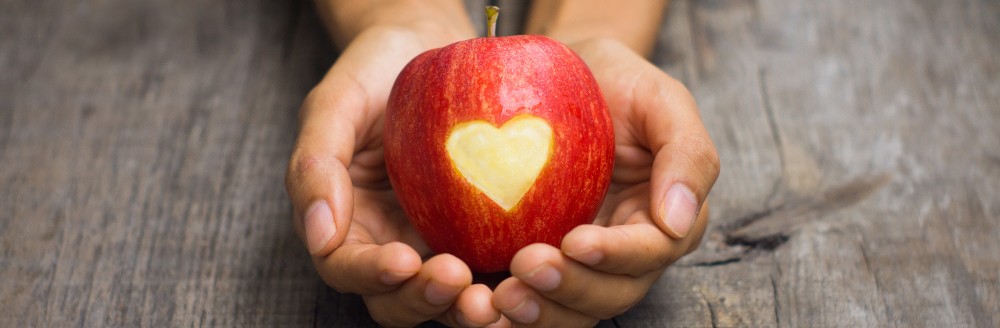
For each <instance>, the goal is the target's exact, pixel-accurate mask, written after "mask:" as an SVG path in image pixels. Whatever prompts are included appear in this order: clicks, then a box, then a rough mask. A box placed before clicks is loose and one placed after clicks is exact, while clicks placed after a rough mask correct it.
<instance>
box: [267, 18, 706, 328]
mask: <svg viewBox="0 0 1000 328" xmlns="http://www.w3.org/2000/svg"><path fill="white" fill-rule="evenodd" d="M602 2H604V3H603V4H602ZM607 3H609V2H606V1H600V0H573V1H561V0H547V1H546V0H538V1H535V2H534V6H533V8H532V11H531V16H530V17H529V20H528V26H527V30H528V32H529V33H535V34H545V35H548V36H550V37H553V38H555V39H556V40H559V41H562V42H564V43H566V44H567V45H568V46H569V47H570V48H571V49H573V50H574V51H575V52H577V54H578V55H580V57H581V58H583V59H584V61H585V62H586V63H587V65H588V66H589V67H590V69H591V70H592V72H593V73H594V76H595V78H596V79H597V81H598V84H599V85H600V87H601V90H602V93H603V94H604V97H605V99H606V100H607V102H608V107H609V109H610V112H611V116H612V120H613V122H614V128H615V131H616V136H615V139H616V140H615V141H616V152H615V157H616V158H615V168H614V172H613V176H612V186H611V190H610V191H609V193H608V197H607V198H606V200H605V203H604V204H603V205H602V209H601V212H600V214H599V215H598V217H597V218H596V219H595V221H594V224H589V225H583V226H580V227H578V228H576V229H575V230H573V231H571V232H570V233H569V234H568V235H567V236H566V237H565V238H564V239H563V241H562V245H561V247H559V248H556V247H553V246H549V245H540V244H536V245H531V246H528V247H525V248H524V249H522V250H521V251H520V252H519V253H518V254H517V255H516V256H515V257H514V260H513V262H512V263H511V267H510V271H511V273H512V276H511V277H509V278H507V279H505V280H504V281H502V282H501V283H500V284H499V285H498V286H497V287H496V288H495V289H494V290H491V289H490V288H489V287H487V286H484V285H481V284H472V273H471V272H470V271H469V269H468V266H467V265H465V263H463V262H462V261H461V260H459V259H458V258H456V257H454V256H451V255H448V254H440V255H434V254H433V253H432V252H431V251H430V249H429V248H428V247H427V246H426V243H424V241H423V240H421V238H420V236H419V235H418V234H417V233H416V231H415V230H414V229H413V227H412V226H410V225H409V223H408V222H407V220H406V218H405V216H404V214H403V212H402V210H401V209H400V207H399V204H398V202H397V201H396V197H395V194H394V193H393V190H392V189H391V187H390V185H389V183H388V179H387V175H386V171H385V164H384V161H383V155H382V139H381V136H382V127H383V125H384V113H385V104H386V101H387V99H388V95H389V90H390V89H391V87H392V83H393V81H394V80H395V77H396V75H398V73H399V71H400V70H401V69H402V67H403V66H404V65H405V64H406V63H407V62H408V61H409V60H410V59H412V58H413V57H415V56H416V55H417V54H419V53H421V52H423V51H426V50H428V49H432V48H437V47H441V46H444V45H447V44H449V43H452V42H455V41H460V40H464V39H469V38H472V37H474V32H473V29H472V27H471V23H470V22H469V19H468V17H467V16H466V15H465V13H464V9H463V7H462V6H463V4H462V2H461V1H452V0H445V1H412V0H384V1H338V0H318V1H317V2H316V4H317V10H318V12H319V13H320V16H321V17H322V18H323V21H324V23H325V25H326V26H327V27H328V30H329V32H330V35H331V37H332V39H333V40H334V43H335V44H337V46H338V47H340V48H341V49H343V51H342V53H341V55H340V57H339V58H338V59H337V62H336V63H335V64H334V65H333V67H331V68H330V70H329V71H328V73H327V74H326V76H325V77H324V78H323V80H322V81H321V82H320V83H319V84H318V85H317V86H316V87H315V88H314V89H313V90H312V91H311V92H310V93H309V95H308V96H307V98H306V99H305V101H304V102H303V105H302V108H301V110H300V131H299V136H298V139H297V141H296V145H295V148H294V150H293V153H292V156H291V159H290V161H289V165H288V170H287V172H286V189H287V191H288V194H289V197H290V199H291V201H292V205H293V208H294V216H293V217H294V219H293V224H294V226H295V231H296V233H297V234H298V235H299V237H300V238H301V239H302V240H303V242H304V244H305V245H306V248H307V249H308V250H309V253H310V254H311V256H312V258H313V263H314V266H315V267H316V270H317V272H318V273H319V275H320V276H321V277H322V278H323V280H324V281H325V282H326V283H327V284H328V285H330V286H331V287H333V288H335V289H337V290H338V291H340V292H347V293H356V294H359V295H361V296H362V297H363V299H364V301H365V304H366V306H367V307H368V309H369V312H370V314H371V315H372V318H373V319H375V320H376V321H377V322H378V323H380V324H382V325H384V326H413V325H416V324H418V323H420V322H424V321H427V320H436V321H439V322H442V323H444V324H446V325H449V326H487V325H490V326H497V327H505V326H511V325H514V326H528V327H534V326H538V327H545V326H554V325H558V326H588V325H594V324H596V323H597V322H598V320H599V319H603V318H609V317H612V316H614V315H617V314H619V313H621V312H624V311H625V310H627V309H628V308H630V307H631V306H633V305H634V304H635V303H637V302H638V301H639V300H641V299H642V297H643V296H644V295H645V294H646V292H647V291H648V290H649V287H650V286H651V285H652V284H653V283H654V282H655V281H656V279H657V278H659V277H660V275H662V273H663V270H665V269H666V267H667V266H668V265H669V264H671V263H673V262H674V261H676V260H677V259H678V258H680V257H681V256H683V255H684V254H687V253H688V252H690V251H693V250H694V249H695V248H697V246H698V244H699V243H700V240H701V236H702V235H703V233H704V230H705V226H706V224H707V221H708V220H707V219H708V210H707V209H708V207H707V202H706V199H707V197H708V193H709V191H710V190H711V187H712V185H713V184H714V183H715V180H716V178H717V177H718V174H719V159H718V155H717V153H716V151H715V147H714V146H713V144H712V141H711V139H710V138H709V135H708V133H707V131H706V130H705V128H704V125H703V123H702V122H701V119H700V117H699V114H698V108H697V106H696V104H695V102H694V99H693V97H692V96H691V94H690V92H688V91H687V89H686V88H684V86H683V85H682V84H681V83H679V82H678V81H676V80H674V79H672V78H671V77H669V76H668V75H666V74H665V73H663V72H662V71H661V70H659V69H658V68H657V67H655V66H654V65H652V64H650V63H649V62H648V61H647V60H646V59H645V58H644V57H643V56H644V55H648V53H649V52H650V51H651V49H652V45H653V42H654V40H655V35H656V30H657V29H658V27H659V21H660V19H661V17H660V15H661V13H662V12H663V9H664V7H665V5H666V2H665V1H646V0H633V1H618V2H614V6H608V5H607ZM570 4H572V6H570Z"/></svg>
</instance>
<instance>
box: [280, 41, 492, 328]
mask: <svg viewBox="0 0 1000 328" xmlns="http://www.w3.org/2000/svg"><path fill="white" fill-rule="evenodd" d="M414 30H415V29H412V28H404V27H375V28H371V29H368V30H366V31H365V32H362V33H361V34H359V35H358V36H357V37H356V38H355V39H354V40H353V41H352V42H351V43H350V44H349V45H348V46H347V47H346V49H345V50H344V51H343V52H342V53H341V55H340V57H339V58H338V60H337V62H336V63H335V64H334V65H333V67H332V68H331V69H330V70H329V72H328V73H327V74H326V76H325V77H324V78H323V80H322V81H321V82H320V83H319V85H317V86H316V87H315V88H314V89H313V90H312V92H310V94H309V96H308V97H307V98H306V100H305V101H304V103H303V105H302V108H301V111H300V122H299V123H300V132H299V136H298V140H297V141H296V145H295V150H294V151H293V154H292V157H291V160H290V162H289V164H288V171H287V173H286V179H285V180H286V188H287V191H288V195H289V197H290V198H291V201H292V204H293V207H294V225H295V231H296V232H297V233H298V235H299V237H300V238H301V239H302V240H303V241H304V243H305V244H306V247H307V248H308V250H309V253H310V254H311V255H312V259H313V263H314V265H315V267H316V270H317V271H318V272H319V274H320V276H321V277H322V278H323V280H324V281H325V282H326V283H327V284H328V285H330V286H332V287H333V288H335V289H337V290H338V291H340V292H345V293H356V294H360V295H362V297H363V298H364V302H365V304H366V306H367V307H368V310H369V312H370V314H371V316H372V318H373V319H375V321H377V322H378V323H380V324H382V325H384V326H412V325H416V324H418V323H420V322H424V321H427V320H437V321H440V322H442V323H445V324H447V325H451V326H485V325H487V324H490V323H494V322H496V321H498V320H499V319H500V314H499V312H497V310H495V309H494V307H493V306H492V303H491V297H492V291H491V290H490V289H489V288H488V287H486V286H483V285H472V274H471V272H470V271H469V268H468V266H467V265H466V264H465V263H464V262H462V261H461V260H459V259H458V258H456V257H454V256H451V255H446V254H445V255H437V256H434V257H431V258H429V259H427V260H426V261H422V258H424V257H426V256H429V255H430V250H429V249H428V247H427V246H426V244H425V243H424V242H423V241H422V240H421V238H420V236H419V235H418V234H417V233H416V231H415V230H414V229H413V227H412V226H411V225H410V224H409V223H408V222H407V220H406V218H405V216H404V214H403V212H402V209H401V208H400V206H399V204H398V203H397V201H396V197H395V195H394V193H393V191H392V189H391V187H390V185H389V182H388V178H387V175H386V171H385V164H384V161H383V156H382V126H383V117H384V112H385V105H386V101H387V99H388V96H389V91H390V89H391V88H392V84H393V81H394V80H395V78H396V75H398V73H399V71H400V70H401V69H402V68H403V66H404V65H405V64H406V63H407V62H408V61H409V60H410V59H412V58H413V57H414V56H416V55H417V54H419V53H420V52H422V51H424V50H427V49H430V48H434V47H440V46H443V45H444V43H446V42H447V41H446V40H440V39H434V40H430V39H429V38H428V37H427V35H434V34H419V33H416V32H415V31H414ZM438 35H439V34H438ZM460 37H466V36H460Z"/></svg>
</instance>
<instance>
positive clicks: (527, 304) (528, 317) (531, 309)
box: [504, 297, 539, 324]
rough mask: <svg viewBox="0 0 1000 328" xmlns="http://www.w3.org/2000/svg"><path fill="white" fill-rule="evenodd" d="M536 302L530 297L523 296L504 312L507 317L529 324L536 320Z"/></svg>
mask: <svg viewBox="0 0 1000 328" xmlns="http://www.w3.org/2000/svg"><path fill="white" fill-rule="evenodd" d="M538 311H539V309H538V303H535V301H534V300H532V299H531V298H527V297H526V298H525V299H524V301H521V304H518V305H517V306H515V307H514V308H513V309H511V310H510V311H508V312H504V314H505V315H507V319H510V320H513V321H516V322H518V323H523V324H531V323H534V322H535V321H537V320H538Z"/></svg>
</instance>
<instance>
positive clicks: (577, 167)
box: [384, 35, 615, 273]
mask: <svg viewBox="0 0 1000 328" xmlns="http://www.w3.org/2000/svg"><path fill="white" fill-rule="evenodd" d="M520 114H531V115H534V116H536V117H540V118H542V119H544V120H546V121H547V122H548V123H549V125H550V126H551V127H552V130H553V139H554V140H553V152H552V154H551V155H550V157H549V160H548V163H546V165H545V167H543V168H542V171H541V173H539V175H538V178H537V179H536V180H535V184H534V185H533V186H532V187H531V188H530V189H529V190H528V191H527V193H526V194H525V195H524V197H523V198H522V199H521V200H520V202H519V203H518V204H517V205H516V206H515V207H514V208H512V209H511V210H510V211H509V212H508V211H506V210H504V209H503V208H501V207H500V206H499V205H497V204H496V203H494V202H493V201H492V200H491V199H490V198H489V197H487V196H486V195H485V194H483V193H482V192H481V191H480V190H479V189H477V188H476V187H475V186H473V185H471V184H470V183H469V182H468V181H467V180H466V178H465V177H463V176H462V174H461V173H460V172H459V171H458V169H457V168H456V167H455V165H454V164H453V163H452V161H451V159H450V158H449V155H448V153H447V151H446V149H445V141H446V140H447V138H448V136H449V133H450V132H451V130H452V127H453V126H455V125H456V124H458V123H462V122H467V121H472V120H484V121H487V122H489V123H491V124H493V125H494V126H495V127H500V126H502V125H503V124H504V123H506V122H507V121H508V120H509V119H511V118H512V117H514V116H517V115H520ZM384 141H385V144H384V147H385V164H386V169H387V171H388V175H389V180H390V182H391V184H392V187H393V189H394V190H395V192H396V195H397V197H398V199H399V202H400V204H401V206H402V208H403V210H404V211H405V213H406V216H407V218H408V219H409V220H410V223H411V224H413V225H414V226H415V227H416V229H417V230H418V231H419V232H420V234H421V235H422V236H423V239H424V240H425V241H426V242H427V244H428V245H429V246H430V248H431V249H432V250H433V251H435V252H437V253H450V254H453V255H455V256H457V257H458V258H460V259H462V260H463V261H465V262H466V263H467V264H468V265H469V267H470V268H471V269H472V270H473V271H475V272H483V273H488V272H499V271H506V270H508V267H509V265H510V261H511V259H512V258H513V256H514V253H516V252H517V251H518V250H519V249H521V248H522V247H524V246H527V245H529V244H532V243H537V242H542V243H547V244H550V245H553V246H556V247H559V243H560V242H561V240H562V237H563V236H564V235H565V234H566V233H568V232H569V231H570V230H572V229H573V228H574V227H576V226H578V225H581V224H585V223H591V222H592V221H593V219H594V217H595V216H596V215H597V212H598V210H599V209H600V206H601V203H602V202H603V200H604V197H605V194H606V192H607V190H608V185H609V183H610V179H611V170H612V167H613V166H614V152H615V151H614V147H615V146H614V128H613V125H612V122H611V118H610V116H609V114H608V109H607V104H606V103H605V101H604V98H603V96H602V95H601V91H600V89H599V87H598V86H597V82H596V81H595V80H594V76H593V74H591V72H590V70H589V69H588V68H587V66H586V64H584V62H583V61H582V60H581V59H580V57H579V56H577V55H576V54H575V53H573V52H572V51H571V50H570V49H569V48H567V47H566V46H564V45H563V44H561V43H559V42H557V41H555V40H552V39H550V38H547V37H543V36H523V35H522V36H509V37H491V38H478V39H472V40H467V41H462V42H458V43H454V44H451V45H448V46H446V47H443V48H437V49H432V50H429V51H427V52H424V53H423V54H421V55H419V56H417V57H416V58H414V59H413V60H412V61H411V62H410V63H409V64H408V65H407V66H406V67H405V68H403V70H402V72H401V73H400V74H399V77H398V78H397V79H396V82H395V84H394V85H393V88H392V92H391V94H390V96H389V103H388V107H387V109H386V117H385V130H384Z"/></svg>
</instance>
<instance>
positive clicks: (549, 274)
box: [523, 264, 562, 292]
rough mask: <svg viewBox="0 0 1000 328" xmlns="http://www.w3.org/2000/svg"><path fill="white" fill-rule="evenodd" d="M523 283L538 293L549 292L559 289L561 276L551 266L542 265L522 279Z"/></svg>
mask: <svg viewBox="0 0 1000 328" xmlns="http://www.w3.org/2000/svg"><path fill="white" fill-rule="evenodd" d="M523 280H524V282H525V283H527V284H528V285H531V287H534V288H535V289H537V290H540V291H545V292H547V291H550V290H553V289H556V287H559V282H561V281H562V274H560V273H559V270H556V268H553V267H552V266H551V265H548V264H542V265H540V266H538V268H536V269H535V270H532V271H531V272H530V273H528V274H527V275H526V276H525V277H524V279H523Z"/></svg>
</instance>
